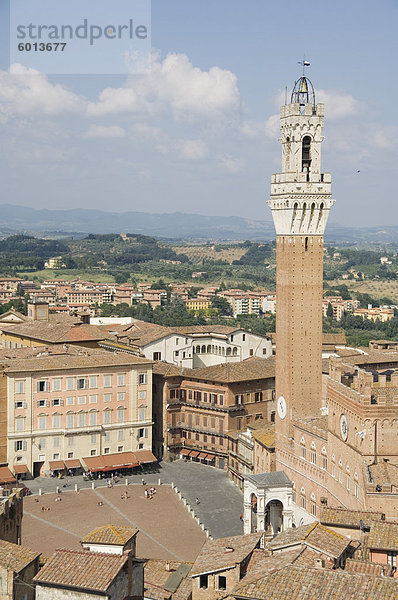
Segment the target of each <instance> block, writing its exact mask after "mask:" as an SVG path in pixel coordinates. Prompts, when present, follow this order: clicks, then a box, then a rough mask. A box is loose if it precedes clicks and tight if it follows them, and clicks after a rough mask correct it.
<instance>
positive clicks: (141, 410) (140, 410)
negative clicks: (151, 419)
mask: <svg viewBox="0 0 398 600" xmlns="http://www.w3.org/2000/svg"><path fill="white" fill-rule="evenodd" d="M145 419H146V406H140V407H139V408H138V420H139V421H145Z"/></svg>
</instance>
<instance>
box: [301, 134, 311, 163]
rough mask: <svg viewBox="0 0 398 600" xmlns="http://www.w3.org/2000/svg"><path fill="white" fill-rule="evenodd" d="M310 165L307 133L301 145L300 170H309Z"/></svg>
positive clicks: (309, 139)
mask: <svg viewBox="0 0 398 600" xmlns="http://www.w3.org/2000/svg"><path fill="white" fill-rule="evenodd" d="M310 166H311V138H310V136H309V135H306V136H304V137H303V142H302V145H301V168H302V171H309V169H310Z"/></svg>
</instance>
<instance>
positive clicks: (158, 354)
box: [153, 352, 162, 360]
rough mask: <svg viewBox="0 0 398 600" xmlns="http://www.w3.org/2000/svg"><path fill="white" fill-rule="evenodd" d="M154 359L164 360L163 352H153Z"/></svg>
mask: <svg viewBox="0 0 398 600" xmlns="http://www.w3.org/2000/svg"><path fill="white" fill-rule="evenodd" d="M153 360H162V353H161V352H154V353H153Z"/></svg>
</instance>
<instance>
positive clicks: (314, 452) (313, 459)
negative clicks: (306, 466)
mask: <svg viewBox="0 0 398 600" xmlns="http://www.w3.org/2000/svg"><path fill="white" fill-rule="evenodd" d="M311 464H313V465H316V451H315V450H311Z"/></svg>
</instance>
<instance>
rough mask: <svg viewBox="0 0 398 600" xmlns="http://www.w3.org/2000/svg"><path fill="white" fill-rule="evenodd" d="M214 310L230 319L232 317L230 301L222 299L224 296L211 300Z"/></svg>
mask: <svg viewBox="0 0 398 600" xmlns="http://www.w3.org/2000/svg"><path fill="white" fill-rule="evenodd" d="M211 306H212V308H217V309H218V310H219V312H220V314H222V315H224V316H226V317H229V316H232V307H231V305H230V303H229V302H228V300H226V299H225V298H222V296H214V297H213V298H212V300H211Z"/></svg>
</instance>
